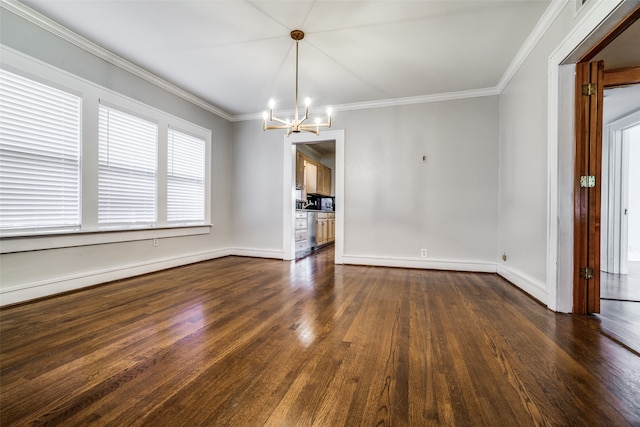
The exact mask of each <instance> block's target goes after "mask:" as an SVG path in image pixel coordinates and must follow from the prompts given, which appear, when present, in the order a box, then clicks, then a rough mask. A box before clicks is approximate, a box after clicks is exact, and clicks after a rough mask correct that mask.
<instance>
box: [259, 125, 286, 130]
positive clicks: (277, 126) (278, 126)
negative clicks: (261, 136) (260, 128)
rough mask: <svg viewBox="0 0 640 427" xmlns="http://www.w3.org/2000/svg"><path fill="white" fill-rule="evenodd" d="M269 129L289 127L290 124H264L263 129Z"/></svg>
mask: <svg viewBox="0 0 640 427" xmlns="http://www.w3.org/2000/svg"><path fill="white" fill-rule="evenodd" d="M271 129H291V126H287V125H282V126H281V125H269V126H265V127H264V130H271Z"/></svg>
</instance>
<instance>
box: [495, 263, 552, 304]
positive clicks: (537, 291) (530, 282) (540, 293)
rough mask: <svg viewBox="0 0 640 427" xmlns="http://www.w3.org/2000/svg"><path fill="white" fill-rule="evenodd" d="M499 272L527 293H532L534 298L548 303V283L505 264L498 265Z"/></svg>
mask: <svg viewBox="0 0 640 427" xmlns="http://www.w3.org/2000/svg"><path fill="white" fill-rule="evenodd" d="M497 273H498V275H500V276H501V277H503V278H504V279H506V280H508V281H509V282H511V283H513V284H514V285H515V286H517V287H518V288H520V289H522V290H523V291H525V292H526V293H527V294H529V295H531V296H532V297H533V298H535V299H537V300H538V301H540V302H541V303H543V304H546V302H547V300H548V298H549V294H548V292H547V285H546V283H543V282H540V281H539V280H536V279H534V278H533V277H531V276H529V275H527V274H525V273H522V272H520V271H517V270H513V269H510V268H507V267H505V266H503V265H498V266H497Z"/></svg>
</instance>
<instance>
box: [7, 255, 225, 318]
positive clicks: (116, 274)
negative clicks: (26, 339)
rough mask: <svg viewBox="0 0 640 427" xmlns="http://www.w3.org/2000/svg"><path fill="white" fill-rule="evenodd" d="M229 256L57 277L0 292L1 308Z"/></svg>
mask: <svg viewBox="0 0 640 427" xmlns="http://www.w3.org/2000/svg"><path fill="white" fill-rule="evenodd" d="M228 255H231V251H230V250H229V249H216V250H212V251H206V252H200V253H194V254H189V255H185V256H180V257H175V258H165V259H161V260H156V261H151V262H144V263H139V264H131V265H128V266H124V267H117V268H111V269H105V270H99V271H93V272H88V273H82V274H77V275H74V276H66V277H58V278H54V279H47V280H42V281H39V282H32V283H25V284H22V285H16V286H10V287H7V288H2V289H0V297H1V300H0V306H2V305H8V304H16V303H19V302H24V301H28V300H31V299H35V298H41V297H45V296H50V295H54V294H58V293H61V292H67V291H72V290H76V289H80V288H84V287H87V286H93V285H99V284H101V283H107V282H111V281H114V280H120V279H126V278H129V277H134V276H138V275H141V274H147V273H152V272H155V271H160V270H166V269H168V268H173V267H178V266H181V265H187V264H192V263H195V262H200V261H206V260H209V259H214V258H220V257H223V256H228Z"/></svg>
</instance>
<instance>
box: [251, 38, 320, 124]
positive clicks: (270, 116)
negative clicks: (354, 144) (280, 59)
mask: <svg viewBox="0 0 640 427" xmlns="http://www.w3.org/2000/svg"><path fill="white" fill-rule="evenodd" d="M291 38H292V39H293V40H295V42H296V109H295V114H294V117H293V121H291V120H283V119H279V118H277V117H274V115H273V107H275V101H274V100H273V99H272V100H270V101H269V112H268V113H267V112H266V111H265V112H264V113H263V118H264V120H263V125H262V128H263V129H264V130H272V129H286V131H287V136H289V135H291V133H292V132H293V133H299V132H301V131H305V132H311V133H315V134H316V135H319V134H320V128H322V127H326V128H330V127H331V109H330V108H329V109H327V121H326V122H324V123H321V122H320V118H316V120H315V123H304V121H305V120H307V119H308V118H309V105H310V104H311V100H310V99H309V98H306V99H305V102H304V104H305V107H304V117H303V118H302V119H300V118H299V116H298V42H299V41H300V40H302V39H303V38H304V33H303V32H302V31H301V30H293V31H291ZM267 120H268V121H269V122H277V123H282V124H281V125H267Z"/></svg>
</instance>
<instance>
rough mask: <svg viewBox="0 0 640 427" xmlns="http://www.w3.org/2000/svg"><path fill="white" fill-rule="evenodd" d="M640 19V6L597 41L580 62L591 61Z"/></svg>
mask: <svg viewBox="0 0 640 427" xmlns="http://www.w3.org/2000/svg"><path fill="white" fill-rule="evenodd" d="M638 19H640V6H638V7H636V8H635V9H634V10H633V11H632V12H631V13H630V14H629V15H627V17H626V18H624V19H623V20H622V21H620V23H619V24H618V25H616V26H615V27H613V28H612V29H611V31H609V32H608V33H607V35H606V36H604V37H603V38H602V40H600V41H599V42H598V43H596V44H595V45H594V46H593V47H592V48H591V49H589V50H588V51H587V53H585V54H584V55H583V56H582V57H581V58H580V61H579V62H588V61H591V60H592V59H593V58H595V56H596V55H597V54H599V53H600V51H602V49H604V48H605V47H607V46H608V45H609V43H611V42H612V41H613V40H614V39H615V38H616V37H618V36H619V35H620V34H622V33H624V31H625V30H626V29H627V28H629V27H630V26H631V25H632V24H633V23H634V22H636V21H637V20H638Z"/></svg>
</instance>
